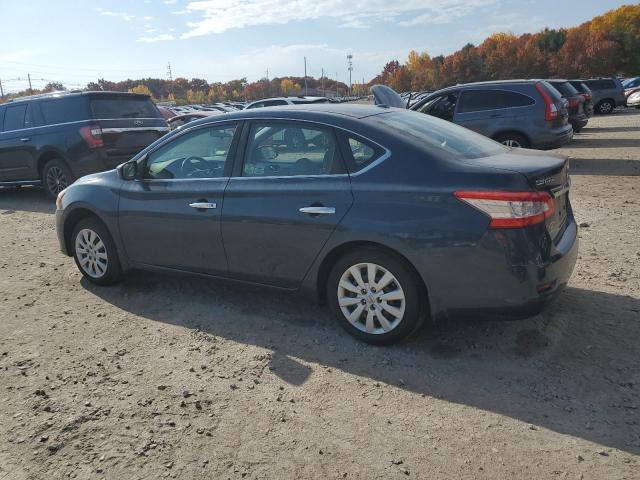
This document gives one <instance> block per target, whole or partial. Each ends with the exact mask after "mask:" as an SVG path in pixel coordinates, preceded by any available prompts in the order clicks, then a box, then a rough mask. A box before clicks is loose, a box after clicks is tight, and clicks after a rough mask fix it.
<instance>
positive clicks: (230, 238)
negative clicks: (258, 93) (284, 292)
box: [222, 120, 353, 288]
mask: <svg viewBox="0 0 640 480" xmlns="http://www.w3.org/2000/svg"><path fill="white" fill-rule="evenodd" d="M245 130H246V134H245V135H244V137H245V138H244V140H243V144H244V145H245V147H244V149H243V150H244V153H243V162H241V163H240V162H239V163H238V166H237V168H236V170H235V171H234V176H233V177H232V178H231V179H230V180H229V184H228V186H227V189H226V191H225V198H224V206H223V210H222V237H223V241H224V247H225V251H226V252H227V259H228V261H229V274H230V275H231V276H233V277H234V278H238V279H242V280H247V281H253V282H257V283H263V284H268V285H275V286H279V287H283V288H295V287H297V286H298V285H299V284H300V282H301V281H302V279H303V278H304V276H305V274H306V273H307V271H308V270H309V268H310V266H311V264H312V262H313V260H314V259H315V258H316V256H317V255H318V253H319V252H320V250H321V249H322V247H323V246H324V244H325V243H326V242H327V240H328V239H329V237H330V235H331V233H332V232H333V231H334V230H335V228H336V226H337V225H338V224H339V223H340V220H341V219H342V218H343V217H344V215H345V214H346V213H347V211H348V210H349V208H350V207H351V205H352V203H353V196H352V193H351V183H350V181H349V176H348V175H347V174H346V169H345V167H344V162H343V159H342V157H341V155H340V151H339V149H338V148H337V141H336V136H335V132H334V131H333V129H331V128H330V127H326V126H321V125H316V124H313V123H308V122H295V121H276V120H260V121H258V120H256V121H253V122H251V123H250V124H248V125H247V126H246V127H245ZM298 130H301V131H302V133H303V135H302V138H303V141H302V142H299V143H298V142H296V143H295V144H287V140H286V139H289V138H299V137H298V136H297V135H290V134H288V132H289V131H298Z"/></svg>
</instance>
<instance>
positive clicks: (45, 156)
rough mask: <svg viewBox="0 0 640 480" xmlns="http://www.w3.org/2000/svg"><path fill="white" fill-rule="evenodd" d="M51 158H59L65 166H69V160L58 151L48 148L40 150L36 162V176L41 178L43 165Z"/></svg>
mask: <svg viewBox="0 0 640 480" xmlns="http://www.w3.org/2000/svg"><path fill="white" fill-rule="evenodd" d="M51 160H60V161H61V162H64V164H65V165H66V166H67V168H69V162H68V161H67V159H66V158H65V157H64V155H62V154H61V153H60V152H59V151H57V150H55V149H52V148H48V149H45V150H44V151H42V152H41V153H40V155H39V156H38V161H37V163H36V169H37V172H38V178H42V172H43V170H44V166H45V165H46V164H47V162H49V161H51Z"/></svg>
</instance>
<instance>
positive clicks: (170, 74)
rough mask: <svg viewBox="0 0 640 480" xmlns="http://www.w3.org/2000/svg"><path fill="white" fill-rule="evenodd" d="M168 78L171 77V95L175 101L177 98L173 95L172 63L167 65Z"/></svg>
mask: <svg viewBox="0 0 640 480" xmlns="http://www.w3.org/2000/svg"><path fill="white" fill-rule="evenodd" d="M167 76H168V77H169V95H170V96H171V98H172V99H173V100H175V99H176V98H175V96H174V94H173V74H172V73H171V62H169V63H167Z"/></svg>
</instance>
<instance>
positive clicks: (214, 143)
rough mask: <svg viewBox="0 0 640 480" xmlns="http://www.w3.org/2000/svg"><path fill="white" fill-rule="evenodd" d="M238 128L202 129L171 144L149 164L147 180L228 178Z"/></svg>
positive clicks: (148, 162) (160, 151) (152, 156)
mask: <svg viewBox="0 0 640 480" xmlns="http://www.w3.org/2000/svg"><path fill="white" fill-rule="evenodd" d="M235 130H236V127H235V125H233V126H230V125H225V126H217V127H208V128H201V129H198V130H196V131H195V132H189V133H186V134H184V135H181V136H179V137H178V138H176V139H174V140H172V141H170V142H169V143H168V144H166V145H164V146H163V147H160V148H159V149H158V150H156V151H155V152H153V153H152V154H151V155H150V156H149V159H148V161H147V173H146V178H151V179H189V178H219V177H223V176H225V175H224V173H225V166H226V163H227V160H228V158H229V151H230V150H231V144H232V142H233V136H234V134H235Z"/></svg>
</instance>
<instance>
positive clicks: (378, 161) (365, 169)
mask: <svg viewBox="0 0 640 480" xmlns="http://www.w3.org/2000/svg"><path fill="white" fill-rule="evenodd" d="M207 120H209V119H208V118H207ZM211 120H212V121H211V122H206V123H202V124H199V125H192V126H190V127H187V128H184V127H185V125H189V124H188V123H186V124H185V125H183V126H182V127H181V129H180V131H179V133H178V134H176V135H173V136H171V138H165V139H164V141H162V142H161V143H159V144H158V145H156V146H155V147H154V149H153V150H149V151H148V152H145V153H144V154H143V155H141V156H140V158H138V159H136V161H137V160H140V159H141V158H143V157H145V156H147V155H151V154H152V153H153V152H155V151H156V150H157V149H159V148H162V146H163V145H165V144H166V143H168V142H170V141H172V140H173V139H175V138H177V137H179V136H182V135H186V134H187V132H189V131H191V130H196V129H199V128H207V127H211V126H214V125H217V124H224V123H232V122H248V121H254V120H258V121H262V120H266V121H269V120H277V121H285V122H287V121H293V122H303V123H310V124H315V125H323V126H325V127H329V128H335V129H337V130H341V131H343V132H347V133H350V134H352V135H355V136H356V137H360V138H363V139H364V140H366V141H368V142H371V143H372V144H374V145H377V146H378V147H380V148H381V149H382V150H383V151H384V153H383V154H382V155H380V157H379V158H377V159H376V160H374V161H373V162H371V163H370V164H369V165H367V166H366V167H363V168H361V169H360V170H358V171H356V172H353V173H334V174H324V175H295V176H278V175H275V176H269V177H229V178H231V179H234V180H235V179H241V178H324V177H342V176H352V177H355V176H359V175H362V174H363V173H366V172H368V171H369V170H371V169H372V168H374V167H376V166H378V165H380V164H381V163H382V162H384V161H385V160H387V159H388V158H389V157H391V151H390V150H389V149H388V148H387V147H385V146H383V145H380V144H379V143H378V142H376V141H375V140H371V139H370V138H369V137H367V136H365V135H362V134H360V133H358V132H354V131H353V130H349V129H348V128H344V127H338V126H336V125H332V124H330V123H327V122H322V121H316V120H303V119H299V118H283V117H240V118H232V119H230V118H227V119H211ZM183 128H184V129H183ZM173 131H174V132H175V131H177V130H173Z"/></svg>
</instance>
